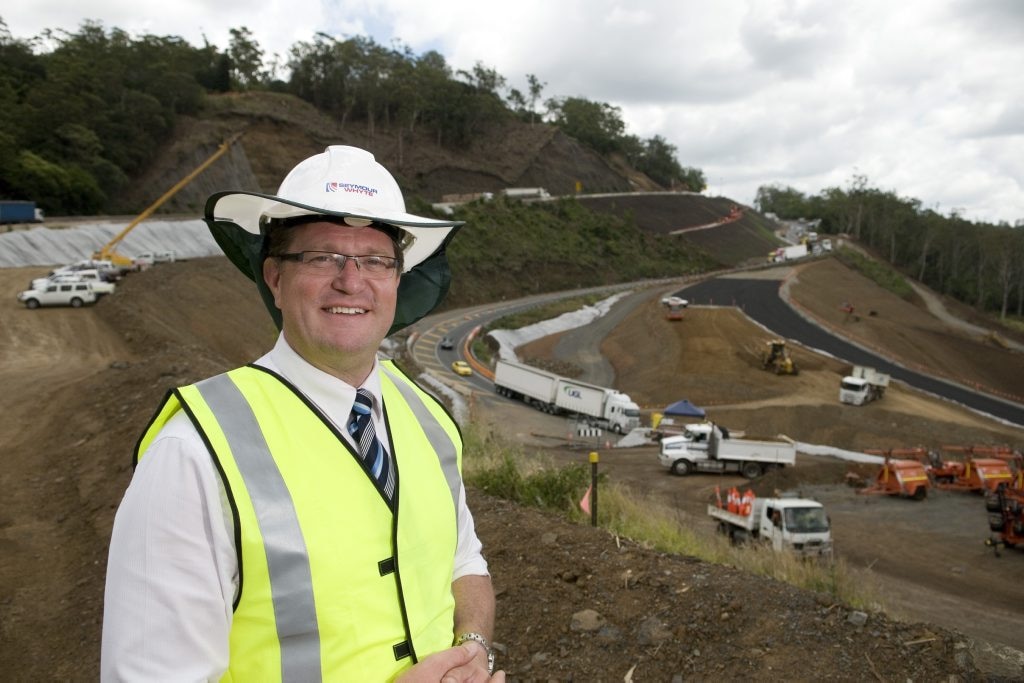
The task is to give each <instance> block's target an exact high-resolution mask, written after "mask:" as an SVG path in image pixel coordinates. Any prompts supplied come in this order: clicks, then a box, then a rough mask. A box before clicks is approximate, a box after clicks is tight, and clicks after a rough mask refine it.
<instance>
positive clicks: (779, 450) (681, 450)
mask: <svg viewBox="0 0 1024 683" xmlns="http://www.w3.org/2000/svg"><path fill="white" fill-rule="evenodd" d="M658 461H659V462H660V463H661V464H662V465H663V466H665V467H667V468H669V470H670V471H671V472H672V474H678V475H680V476H685V475H687V474H690V473H692V472H718V473H723V472H739V473H740V474H742V475H743V476H744V477H746V478H747V479H754V478H755V477H759V476H761V475H762V474H764V473H765V472H766V471H768V470H769V469H774V468H778V467H786V466H787V465H788V466H792V465H794V464H795V463H796V446H794V445H793V444H792V443H790V442H788V441H762V440H754V439H732V438H729V434H728V431H723V430H722V428H721V427H719V426H718V425H716V424H715V423H713V422H699V423H696V424H689V425H686V426H685V427H684V428H683V433H682V434H680V435H679V436H666V437H665V438H663V439H662V440H661V448H660V449H659V451H658Z"/></svg>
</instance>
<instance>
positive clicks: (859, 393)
mask: <svg viewBox="0 0 1024 683" xmlns="http://www.w3.org/2000/svg"><path fill="white" fill-rule="evenodd" d="M888 386H889V375H886V374H885V373H882V372H878V371H877V370H875V369H874V368H869V367H866V366H864V365H855V366H853V371H852V372H851V373H850V374H849V375H847V376H846V377H843V379H842V381H841V382H840V383H839V400H840V401H841V402H842V403H849V404H850V405H855V406H862V405H864V404H865V403H868V402H870V401H874V400H877V399H880V398H882V396H884V395H885V389H886V387H888Z"/></svg>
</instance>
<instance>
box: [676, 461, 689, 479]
mask: <svg viewBox="0 0 1024 683" xmlns="http://www.w3.org/2000/svg"><path fill="white" fill-rule="evenodd" d="M692 469H693V467H692V466H691V465H690V461H689V460H676V461H675V462H674V463H672V474H674V475H676V476H679V477H685V476H686V475H688V474H689V473H690V470H692Z"/></svg>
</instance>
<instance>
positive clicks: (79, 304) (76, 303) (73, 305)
mask: <svg viewBox="0 0 1024 683" xmlns="http://www.w3.org/2000/svg"><path fill="white" fill-rule="evenodd" d="M81 307H82V300H81V299H79V298H78V297H77V296H76V297H75V298H73V299H72V300H71V308H81Z"/></svg>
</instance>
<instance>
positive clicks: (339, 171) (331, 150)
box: [206, 145, 462, 271]
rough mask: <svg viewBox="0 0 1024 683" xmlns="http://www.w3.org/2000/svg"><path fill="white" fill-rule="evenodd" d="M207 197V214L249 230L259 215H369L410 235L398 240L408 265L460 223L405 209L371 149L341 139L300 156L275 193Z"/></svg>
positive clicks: (361, 220)
mask: <svg viewBox="0 0 1024 683" xmlns="http://www.w3.org/2000/svg"><path fill="white" fill-rule="evenodd" d="M210 199H211V201H213V205H212V206H210V204H209V203H207V206H206V213H207V216H208V217H212V218H213V219H214V220H226V221H230V222H232V223H234V224H235V225H238V226H239V227H241V228H242V229H244V230H246V231H247V232H251V233H252V234H254V235H259V234H260V221H261V219H264V218H270V219H273V218H295V217H296V216H308V215H312V214H324V215H328V216H336V217H341V218H348V219H349V220H346V222H347V223H348V224H349V225H353V226H360V225H367V224H368V223H369V222H370V221H379V222H381V223H387V224H389V225H394V226H396V227H399V228H401V229H402V230H404V231H405V232H406V233H407V235H408V237H409V239H403V240H402V250H403V252H404V259H403V260H404V263H405V270H407V271H408V270H410V269H412V268H413V267H415V266H416V265H417V264H419V263H420V262H422V261H423V260H424V259H426V258H427V257H429V256H430V255H431V254H433V253H434V252H435V251H437V249H438V248H439V247H440V246H441V245H442V244H443V243H444V242H445V238H447V237H448V233H449V232H450V231H451V229H452V228H454V227H457V226H459V225H462V222H461V221H445V220H438V219H435V218H425V217H423V216H416V215H414V214H411V213H408V212H406V210H405V199H404V198H403V197H402V190H401V189H399V187H398V183H397V182H395V179H394V178H393V177H392V175H391V174H390V173H389V172H388V170H387V169H386V168H384V167H383V166H381V165H380V164H379V163H377V161H376V160H375V159H374V157H373V154H371V153H370V152H367V151H366V150H364V149H359V148H358V147H347V146H342V145H335V146H332V147H328V148H327V149H326V150H325V151H323V152H321V153H320V154H316V155H314V156H311V157H309V158H308V159H305V160H304V161H301V162H299V164H298V165H297V166H296V167H295V168H293V169H292V170H291V172H290V173H289V174H288V175H287V176H286V177H285V179H284V180H283V181H282V182H281V187H280V188H279V189H278V191H277V195H276V196H269V195H264V194H260V193H257V192H225V193H219V194H217V195H214V196H213V197H211V198H210Z"/></svg>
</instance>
